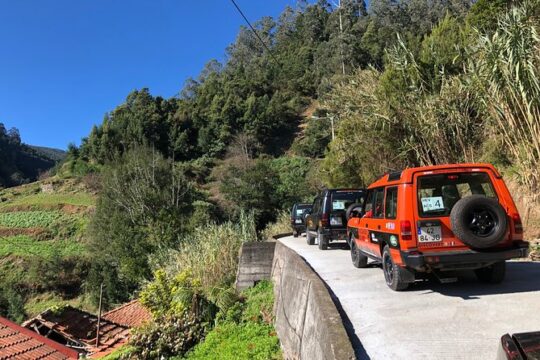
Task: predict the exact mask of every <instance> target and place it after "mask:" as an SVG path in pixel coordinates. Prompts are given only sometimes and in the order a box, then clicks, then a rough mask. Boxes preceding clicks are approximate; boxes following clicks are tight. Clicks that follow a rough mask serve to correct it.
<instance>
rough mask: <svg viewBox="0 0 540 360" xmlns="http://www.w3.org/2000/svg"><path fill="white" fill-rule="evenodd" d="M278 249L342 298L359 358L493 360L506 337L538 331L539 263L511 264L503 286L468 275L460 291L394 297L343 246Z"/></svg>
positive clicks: (293, 243) (440, 288) (421, 288)
mask: <svg viewBox="0 0 540 360" xmlns="http://www.w3.org/2000/svg"><path fill="white" fill-rule="evenodd" d="M280 241H281V242H282V243H283V244H285V245H287V246H289V247H290V248H292V249H293V250H295V251H296V252H297V253H298V254H300V255H301V256H302V257H303V258H304V259H306V260H307V261H308V262H309V264H310V265H311V266H312V267H313V269H315V271H316V272H317V273H318V274H319V276H320V277H321V278H322V279H323V280H324V281H325V282H326V283H327V285H328V286H329V287H330V288H331V290H332V292H333V293H334V294H335V296H336V297H337V298H338V301H339V303H340V304H341V306H342V308H343V310H344V312H345V313H346V316H347V317H348V319H349V320H350V323H349V328H350V329H352V331H353V332H354V333H355V334H356V337H357V338H356V339H353V344H354V343H355V342H356V344H354V345H355V348H356V349H357V354H358V356H359V357H360V358H371V359H375V360H377V359H475V360H476V359H489V360H493V359H495V356H496V355H495V354H496V352H497V346H498V342H499V339H500V337H501V336H502V335H503V334H505V333H507V332H509V333H516V332H525V331H540V263H538V262H536V263H532V262H511V263H508V267H507V279H506V281H505V282H504V283H503V284H500V285H488V284H482V283H479V282H478V281H476V279H475V278H474V274H468V273H464V274H463V275H464V277H463V278H461V279H460V281H458V282H457V283H453V284H439V283H438V282H436V281H427V282H423V283H419V284H415V285H414V286H413V287H412V288H411V289H410V290H407V291H405V292H394V291H392V290H390V289H389V288H388V287H387V286H386V284H385V282H384V276H383V273H382V270H381V269H380V267H379V266H377V265H376V264H373V265H372V266H371V267H369V268H365V269H357V268H355V267H353V265H352V264H351V260H350V252H349V251H348V250H346V249H344V247H343V246H339V245H340V244H337V243H336V244H334V245H331V246H332V248H331V249H329V250H327V251H321V250H319V249H318V248H317V246H308V245H307V244H306V238H305V237H304V236H302V237H299V238H293V237H287V238H282V239H280ZM343 245H344V244H343ZM346 322H347V321H346ZM353 337H354V336H353ZM358 340H359V341H358ZM366 353H367V355H366Z"/></svg>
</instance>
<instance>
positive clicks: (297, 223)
mask: <svg viewBox="0 0 540 360" xmlns="http://www.w3.org/2000/svg"><path fill="white" fill-rule="evenodd" d="M311 208H312V205H311V204H294V205H293V207H292V209H291V227H292V229H293V236H294V237H298V236H299V235H300V234H301V233H303V232H304V231H306V222H305V219H306V212H310V211H311Z"/></svg>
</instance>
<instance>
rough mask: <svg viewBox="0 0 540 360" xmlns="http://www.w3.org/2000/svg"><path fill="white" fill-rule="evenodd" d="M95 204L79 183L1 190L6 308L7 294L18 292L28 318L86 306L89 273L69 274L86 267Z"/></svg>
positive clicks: (0, 265) (0, 267) (0, 269)
mask: <svg viewBox="0 0 540 360" xmlns="http://www.w3.org/2000/svg"><path fill="white" fill-rule="evenodd" d="M94 204H95V195H93V194H92V193H91V192H89V191H88V190H87V189H86V188H85V185H84V184H83V183H82V181H81V180H78V179H58V178H52V179H47V180H46V181H45V182H36V183H32V184H28V185H23V186H19V187H16V188H10V189H5V190H0V306H1V301H2V288H4V289H7V288H12V289H18V291H19V293H18V294H17V296H18V298H20V299H22V301H23V303H24V309H25V310H24V313H25V314H24V315H26V316H31V315H35V312H36V311H41V310H44V309H45V308H46V307H49V306H51V304H52V305H59V304H64V303H74V302H79V301H80V299H79V298H78V296H79V294H80V291H81V289H80V288H81V286H82V281H83V280H84V271H83V272H82V273H81V270H73V271H71V272H69V271H68V272H66V271H64V270H63V269H66V264H73V269H76V268H77V266H79V267H82V268H84V267H85V265H84V264H86V263H85V261H87V258H88V257H87V255H86V248H85V245H84V235H85V229H86V226H87V224H88V221H89V217H90V214H91V212H92V211H93V207H94ZM67 268H69V266H67ZM57 271H58V272H59V273H56V272H57ZM10 306H13V305H10ZM0 310H1V309H0ZM21 316H22V315H21ZM26 316H25V317H26Z"/></svg>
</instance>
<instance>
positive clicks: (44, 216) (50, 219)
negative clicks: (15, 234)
mask: <svg viewBox="0 0 540 360" xmlns="http://www.w3.org/2000/svg"><path fill="white" fill-rule="evenodd" d="M63 216H64V214H63V212H61V211H20V212H8V213H0V227H6V228H46V227H51V226H52V225H53V224H54V223H55V222H57V221H58V220H59V219H61V218H62V217H63Z"/></svg>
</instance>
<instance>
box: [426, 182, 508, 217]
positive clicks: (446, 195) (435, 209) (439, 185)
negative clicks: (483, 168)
mask: <svg viewBox="0 0 540 360" xmlns="http://www.w3.org/2000/svg"><path fill="white" fill-rule="evenodd" d="M470 195H484V196H487V197H489V198H497V195H496V193H495V190H494V189H493V185H492V184H491V180H490V178H489V175H488V174H487V173H485V172H477V173H459V174H441V175H429V176H421V177H419V178H418V213H419V214H420V216H422V217H430V216H448V215H450V212H451V211H452V208H453V207H454V205H455V204H456V203H457V202H458V201H459V200H460V199H462V198H464V197H467V196H470Z"/></svg>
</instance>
